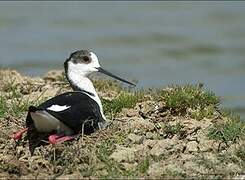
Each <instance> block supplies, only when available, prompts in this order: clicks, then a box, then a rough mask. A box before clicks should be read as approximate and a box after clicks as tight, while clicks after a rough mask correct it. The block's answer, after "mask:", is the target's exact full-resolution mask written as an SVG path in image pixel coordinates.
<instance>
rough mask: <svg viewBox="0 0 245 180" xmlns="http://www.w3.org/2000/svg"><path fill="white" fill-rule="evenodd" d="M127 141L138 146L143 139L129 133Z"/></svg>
mask: <svg viewBox="0 0 245 180" xmlns="http://www.w3.org/2000/svg"><path fill="white" fill-rule="evenodd" d="M128 139H129V140H130V141H131V142H132V143H134V144H140V143H142V142H143V139H144V137H143V136H138V135H136V134H133V133H131V134H129V135H128Z"/></svg>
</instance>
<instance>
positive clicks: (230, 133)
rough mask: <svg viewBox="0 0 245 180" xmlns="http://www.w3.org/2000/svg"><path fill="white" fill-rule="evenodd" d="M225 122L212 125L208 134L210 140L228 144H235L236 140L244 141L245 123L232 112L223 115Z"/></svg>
mask: <svg viewBox="0 0 245 180" xmlns="http://www.w3.org/2000/svg"><path fill="white" fill-rule="evenodd" d="M223 116H224V117H226V118H227V120H226V121H225V120H224V122H222V123H216V124H214V125H213V126H212V127H211V128H210V129H209V133H208V137H209V138H210V139H215V140H219V141H221V142H224V143H225V144H228V143H229V142H233V143H234V142H236V140H237V139H240V138H243V139H245V122H244V121H242V120H241V119H240V116H239V115H236V114H234V113H232V112H230V113H227V112H225V113H223Z"/></svg>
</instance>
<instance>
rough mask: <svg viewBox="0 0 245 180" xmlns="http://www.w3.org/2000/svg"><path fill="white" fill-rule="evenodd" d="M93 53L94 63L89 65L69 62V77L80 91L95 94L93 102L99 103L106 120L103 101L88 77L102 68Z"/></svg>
mask: <svg viewBox="0 0 245 180" xmlns="http://www.w3.org/2000/svg"><path fill="white" fill-rule="evenodd" d="M90 53H91V58H92V61H91V63H89V64H73V63H72V62H69V68H68V72H67V73H68V77H69V78H70V79H71V80H72V82H73V83H74V84H75V85H76V86H78V87H79V88H80V89H82V90H85V91H87V92H90V93H92V94H94V96H91V95H90V94H88V95H89V97H91V98H92V99H93V100H95V101H96V102H97V104H98V105H99V107H100V112H101V115H102V117H103V119H105V120H106V118H105V115H104V113H103V108H102V103H101V100H100V98H99V96H98V94H97V92H96V90H95V88H94V85H93V83H92V82H91V81H90V79H89V78H88V77H87V76H88V75H89V74H90V73H92V72H97V71H98V69H97V68H98V67H100V64H99V61H98V58H97V56H96V55H95V54H94V53H93V52H90Z"/></svg>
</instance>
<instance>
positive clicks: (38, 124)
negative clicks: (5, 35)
mask: <svg viewBox="0 0 245 180" xmlns="http://www.w3.org/2000/svg"><path fill="white" fill-rule="evenodd" d="M64 68H65V75H66V78H67V80H68V81H69V83H70V85H71V87H72V89H73V90H74V91H72V92H66V93H64V94H60V95H58V96H55V97H53V98H51V99H49V100H47V101H45V102H44V103H42V104H41V105H39V106H38V107H34V106H30V107H29V111H28V115H27V118H26V126H27V127H26V128H25V129H23V130H21V131H19V132H17V133H15V134H14V137H13V138H14V139H15V140H19V139H21V137H22V134H23V133H24V132H26V131H28V129H30V126H31V125H34V128H35V129H36V130H37V132H45V133H53V134H51V135H49V142H50V143H52V144H56V143H58V142H64V141H67V140H70V139H73V138H75V137H76V135H77V134H78V133H79V132H81V131H82V130H83V128H84V130H86V129H87V130H89V129H90V130H89V131H91V130H92V131H94V130H96V129H103V128H104V127H105V125H106V122H107V121H106V117H105V115H104V113H103V108H102V104H101V100H100V98H99V96H98V94H97V92H96V90H95V88H94V86H93V83H92V82H91V81H90V79H89V78H88V75H89V74H91V73H93V72H101V73H104V74H106V75H109V76H111V77H114V78H116V79H118V80H120V81H123V82H125V83H128V84H130V85H134V86H135V84H133V83H131V82H129V81H126V80H124V79H122V78H120V77H117V76H115V75H113V74H112V73H110V72H108V71H106V70H104V69H103V68H101V66H100V64H99V61H98V58H97V56H96V55H95V54H94V53H93V52H90V51H87V50H79V51H76V52H74V53H72V54H71V55H70V57H69V58H68V59H67V60H66V61H65V63H64Z"/></svg>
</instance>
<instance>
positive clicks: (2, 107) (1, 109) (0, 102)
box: [0, 95, 7, 118]
mask: <svg viewBox="0 0 245 180" xmlns="http://www.w3.org/2000/svg"><path fill="white" fill-rule="evenodd" d="M6 111H7V105H6V99H5V98H4V96H3V95H0V118H2V117H4V116H5V113H6Z"/></svg>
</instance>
